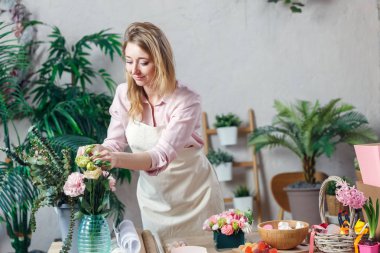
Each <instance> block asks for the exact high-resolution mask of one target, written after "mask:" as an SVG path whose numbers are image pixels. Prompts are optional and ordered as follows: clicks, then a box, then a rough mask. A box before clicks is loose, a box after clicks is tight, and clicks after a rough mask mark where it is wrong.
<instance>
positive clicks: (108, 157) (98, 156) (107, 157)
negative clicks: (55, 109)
mask: <svg viewBox="0 0 380 253" xmlns="http://www.w3.org/2000/svg"><path fill="white" fill-rule="evenodd" d="M97 160H101V161H102V162H109V163H110V164H111V166H110V167H109V168H106V169H112V168H113V167H115V164H116V156H115V153H114V152H111V151H109V150H107V149H103V150H102V151H100V152H96V153H95V154H94V162H95V161H97Z"/></svg>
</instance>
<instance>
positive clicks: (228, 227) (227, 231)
mask: <svg viewBox="0 0 380 253" xmlns="http://www.w3.org/2000/svg"><path fill="white" fill-rule="evenodd" d="M221 231H222V234H225V235H232V234H233V233H234V229H233V227H232V226H231V225H224V226H223V227H222V229H221Z"/></svg>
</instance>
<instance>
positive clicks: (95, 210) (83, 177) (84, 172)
mask: <svg viewBox="0 0 380 253" xmlns="http://www.w3.org/2000/svg"><path fill="white" fill-rule="evenodd" d="M94 147H95V145H88V146H86V149H85V153H84V154H83V155H81V156H78V157H77V158H76V159H75V163H76V165H77V166H78V167H79V168H80V169H81V172H73V173H71V174H70V175H69V176H68V178H67V180H66V183H65V185H64V186H63V190H64V193H65V194H66V195H67V196H70V197H72V198H76V197H79V202H80V212H81V213H82V214H87V215H90V214H92V215H97V214H106V213H107V211H108V210H107V207H108V202H109V193H110V192H111V191H112V192H115V191H116V187H115V186H116V179H115V178H113V177H112V176H111V175H110V173H109V172H108V171H106V170H107V169H110V163H109V162H103V161H101V160H94V159H95V158H96V154H97V153H96V151H94V150H93V149H94Z"/></svg>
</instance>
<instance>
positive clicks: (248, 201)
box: [233, 196, 253, 211]
mask: <svg viewBox="0 0 380 253" xmlns="http://www.w3.org/2000/svg"><path fill="white" fill-rule="evenodd" d="M233 203H234V207H235V208H236V209H239V210H240V211H248V210H249V209H250V210H252V208H253V207H252V196H247V197H238V198H236V197H235V198H233Z"/></svg>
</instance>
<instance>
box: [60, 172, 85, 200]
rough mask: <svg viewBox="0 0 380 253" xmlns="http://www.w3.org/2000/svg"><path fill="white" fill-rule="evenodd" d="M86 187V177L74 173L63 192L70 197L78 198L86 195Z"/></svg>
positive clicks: (68, 179)
mask: <svg viewBox="0 0 380 253" xmlns="http://www.w3.org/2000/svg"><path fill="white" fill-rule="evenodd" d="M85 188H86V185H85V184H84V176H83V174H81V173H79V172H73V173H71V174H70V175H69V177H68V178H67V180H66V183H65V185H64V186H63V192H64V193H65V194H66V195H67V196H70V197H78V196H79V195H82V194H83V193H84V189H85Z"/></svg>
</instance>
